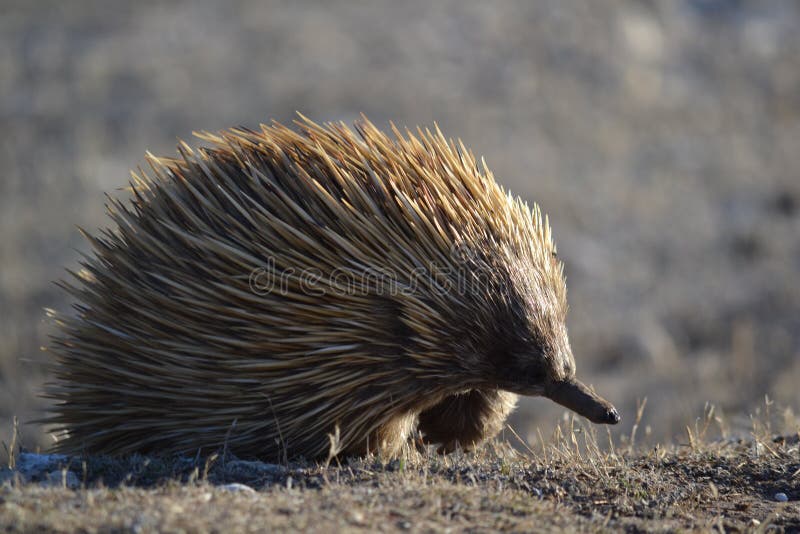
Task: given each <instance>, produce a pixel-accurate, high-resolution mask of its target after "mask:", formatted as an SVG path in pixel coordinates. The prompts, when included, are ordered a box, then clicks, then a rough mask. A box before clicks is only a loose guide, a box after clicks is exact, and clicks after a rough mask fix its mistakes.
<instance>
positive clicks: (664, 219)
mask: <svg viewBox="0 0 800 534" xmlns="http://www.w3.org/2000/svg"><path fill="white" fill-rule="evenodd" d="M798 27H800V4H798V3H797V2H794V1H791V0H786V1H780V0H762V1H758V2H747V1H743V0H742V1H736V0H727V1H726V0H679V1H664V2H654V1H652V2H651V1H646V0H630V1H596V0H591V1H589V0H585V1H564V0H547V1H535V2H529V1H517V2H511V1H508V2H505V1H504V2H497V3H495V2H488V1H475V2H466V1H463V0H451V1H437V2H429V1H421V0H419V1H407V2H390V1H385V2H366V1H364V2H356V1H353V2H323V1H320V2H289V1H286V2H280V1H270V2H263V1H255V0H253V1H246V0H245V1H228V2H217V3H212V2H200V1H192V2H163V3H162V2H151V1H146V0H145V1H138V2H128V1H105V0H104V1H98V2H85V1H71V2H61V1H59V2H55V1H54V2H49V1H45V0H38V1H29V0H24V1H19V2H16V1H13V0H0V124H1V125H2V133H1V134H0V228H1V229H2V233H0V266H1V267H2V270H0V439H2V440H3V441H5V442H6V443H8V440H9V437H10V434H11V426H12V423H11V421H12V417H13V416H14V415H17V416H19V418H20V419H21V422H22V426H21V432H22V443H23V445H25V446H27V447H30V448H35V447H39V446H42V447H45V446H47V445H48V444H49V442H50V438H49V436H48V435H47V434H46V433H45V432H44V430H43V429H41V428H40V427H39V426H37V425H33V424H30V423H28V424H26V421H30V420H32V419H35V418H36V417H37V416H39V415H41V410H42V408H43V407H44V406H45V404H44V401H42V400H41V399H39V398H38V397H37V391H38V390H39V388H40V386H41V384H42V382H43V381H44V380H45V376H44V375H45V373H44V371H43V369H42V365H41V364H42V362H43V361H45V360H46V358H47V354H46V353H43V352H41V351H40V346H42V345H46V343H47V335H48V333H49V332H50V331H51V328H52V327H51V325H49V324H48V322H47V321H46V320H45V318H44V312H43V308H45V307H52V308H55V309H57V310H60V311H66V310H68V309H69V300H68V299H67V298H66V297H65V295H64V294H63V293H61V292H60V291H59V290H58V289H57V288H56V287H55V286H54V285H53V284H52V281H53V280H56V279H58V278H61V277H62V276H63V275H64V268H65V267H70V268H75V267H76V265H77V259H78V255H79V251H87V250H88V247H87V245H86V243H84V242H83V240H82V239H81V238H80V236H79V234H78V231H77V229H76V226H81V227H84V228H87V229H89V230H91V231H95V230H96V229H98V228H101V227H105V226H106V225H107V224H108V221H107V219H106V218H105V215H104V206H103V205H104V201H105V200H104V196H103V194H104V192H111V193H114V191H115V190H116V189H117V188H120V187H123V186H124V185H125V183H126V181H127V179H128V171H129V169H131V168H135V167H136V166H137V165H140V164H142V163H143V156H144V153H145V151H146V150H150V151H152V152H153V153H155V154H162V155H170V154H173V153H174V147H175V144H176V141H177V139H178V138H183V139H189V138H190V137H191V132H192V131H193V130H199V129H208V130H217V129H222V128H225V127H228V126H236V125H245V126H250V127H256V126H257V125H258V124H259V123H260V122H268V121H270V120H271V119H277V120H279V121H282V122H289V121H291V120H292V118H293V117H294V112H295V111H296V110H298V111H301V112H302V113H304V114H306V115H308V116H309V117H311V118H313V119H314V120H316V121H326V120H344V121H347V122H351V121H352V120H354V119H356V118H357V117H358V115H359V113H361V112H364V113H366V114H367V115H368V116H369V117H370V118H371V119H372V120H373V121H374V122H376V124H378V125H379V126H382V127H385V126H386V125H387V123H388V121H389V120H393V121H395V122H396V123H398V124H399V125H407V126H415V125H417V124H420V125H432V123H433V121H438V123H439V124H440V126H441V127H442V129H443V130H444V132H445V133H446V134H447V135H450V136H453V137H461V138H462V139H463V140H464V142H465V143H466V144H467V146H470V147H471V148H472V149H473V150H474V151H475V152H476V153H477V154H481V155H484V156H485V157H486V160H487V162H488V164H489V167H490V168H491V169H492V170H493V171H494V173H495V175H496V177H497V178H498V180H499V181H500V182H501V183H502V184H503V185H504V186H506V187H509V188H510V189H512V190H513V191H514V192H515V193H517V194H519V195H521V196H523V197H524V198H526V199H528V200H531V201H536V202H538V203H540V204H541V206H542V207H543V209H544V211H545V212H547V213H549V215H550V220H551V222H552V225H553V228H554V232H555V236H556V239H557V242H558V249H559V256H560V257H561V258H563V260H564V262H565V263H566V271H567V277H568V286H569V292H570V306H571V311H570V317H569V329H570V333H571V339H572V344H573V349H574V353H575V355H576V359H577V362H578V372H579V375H580V376H581V377H582V378H584V379H585V380H586V381H587V382H590V383H592V384H594V385H595V387H596V388H597V390H598V391H599V392H601V393H602V394H603V395H604V396H606V397H607V398H609V399H611V400H613V401H614V402H615V403H617V406H618V407H620V408H621V411H622V412H623V415H624V421H623V424H622V425H621V426H620V427H618V428H615V429H614V432H615V433H621V434H628V433H629V432H630V430H631V425H632V422H633V419H634V413H635V407H636V402H637V399H643V398H645V397H647V399H648V403H647V409H646V410H645V414H644V420H643V421H642V425H641V430H640V436H641V437H642V439H648V440H673V439H675V440H678V441H679V442H681V441H682V442H685V441H686V434H685V426H686V425H687V424H691V423H692V422H693V421H694V419H695V418H696V417H697V416H699V415H701V414H702V413H703V409H704V405H705V403H706V402H710V403H713V404H714V405H715V406H716V407H717V414H718V415H719V414H722V416H723V417H722V420H723V425H724V426H725V427H726V428H729V429H730V431H731V432H745V433H746V431H747V429H748V428H749V427H750V421H749V419H748V416H749V415H750V414H752V413H755V410H756V409H759V407H762V408H763V406H764V397H765V395H769V397H770V399H773V400H774V402H775V404H774V405H773V407H772V409H773V410H776V411H777V410H786V409H787V408H788V409H795V410H796V409H797V408H798V406H799V401H800V396H799V395H800V394H798V384H800V277H798V274H800V165H798V157H799V156H800V32H798V31H797V28H798ZM117 194H120V193H117ZM785 413H786V416H787V418H788V417H789V416H790V415H791V413H790V412H785ZM562 414H563V409H561V408H558V407H556V406H554V405H553V404H552V403H550V402H549V401H546V400H542V399H528V400H525V401H523V403H522V405H521V407H520V409H519V410H518V411H517V413H516V414H515V416H514V418H513V421H512V424H513V425H514V427H515V428H516V429H517V432H518V433H519V434H521V435H522V436H523V437H525V438H529V439H531V440H533V441H535V440H536V438H535V435H536V427H537V425H540V426H541V428H542V430H543V433H545V434H546V433H547V432H549V431H550V430H552V427H553V425H554V424H555V423H556V422H557V421H559V420H560V418H561V417H562ZM644 430H647V431H648V432H649V435H648V436H644V435H643V433H644V432H643V431H644ZM795 430H796V429H795Z"/></svg>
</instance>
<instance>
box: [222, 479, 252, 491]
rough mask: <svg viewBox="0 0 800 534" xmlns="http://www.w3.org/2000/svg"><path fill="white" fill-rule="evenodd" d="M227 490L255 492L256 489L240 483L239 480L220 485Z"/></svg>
mask: <svg viewBox="0 0 800 534" xmlns="http://www.w3.org/2000/svg"><path fill="white" fill-rule="evenodd" d="M219 488H220V489H222V490H225V491H233V492H242V493H255V492H256V490H254V489H253V488H251V487H250V486H248V485H246V484H240V483H239V482H232V483H230V484H224V485H222V486H220V487H219Z"/></svg>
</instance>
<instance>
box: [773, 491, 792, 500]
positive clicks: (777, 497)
mask: <svg viewBox="0 0 800 534" xmlns="http://www.w3.org/2000/svg"><path fill="white" fill-rule="evenodd" d="M775 500H776V501H778V502H786V501H788V500H789V497H788V496H787V495H786V494H785V493H783V492H782V491H780V492H778V493H776V494H775Z"/></svg>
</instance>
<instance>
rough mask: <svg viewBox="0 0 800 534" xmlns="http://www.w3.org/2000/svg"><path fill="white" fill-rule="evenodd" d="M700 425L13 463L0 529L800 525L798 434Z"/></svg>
mask: <svg viewBox="0 0 800 534" xmlns="http://www.w3.org/2000/svg"><path fill="white" fill-rule="evenodd" d="M707 421H708V420H706V421H705V422H707ZM702 426H704V425H701V428H699V429H698V430H699V432H698V433H696V434H694V435H693V436H692V440H691V441H690V443H688V444H686V445H685V446H680V447H667V448H664V447H654V448H646V447H645V448H634V447H630V446H624V447H615V446H614V445H613V444H612V445H611V447H610V450H608V451H606V452H602V451H601V449H600V447H599V444H600V442H603V441H605V440H606V439H611V438H610V436H604V435H602V434H600V435H598V434H596V433H595V432H594V430H593V429H591V428H587V427H584V426H582V425H581V424H579V423H576V422H575V421H574V420H573V421H570V422H569V423H567V424H563V425H562V426H561V427H560V428H559V433H558V434H557V435H556V436H554V437H553V438H551V439H549V440H547V441H546V442H543V443H546V445H543V446H537V445H528V444H525V445H524V447H523V449H524V452H519V450H518V448H517V449H515V448H513V447H511V446H510V445H509V444H508V443H505V444H504V443H495V444H489V445H488V446H486V447H484V448H483V449H481V450H479V451H477V452H476V453H470V454H462V453H455V454H453V455H450V456H439V455H437V454H436V453H435V452H432V451H427V452H425V453H422V454H420V453H417V452H416V451H413V452H408V453H407V454H406V455H405V456H404V457H403V458H402V459H399V460H393V461H385V460H381V459H380V458H377V457H369V458H366V459H360V460H349V461H347V460H342V462H341V463H340V462H338V461H336V460H334V461H332V462H331V463H330V464H329V465H327V466H326V465H305V464H288V465H274V464H264V463H261V462H254V461H242V460H238V459H235V458H224V457H219V456H214V457H211V458H210V459H191V458H189V459H185V458H184V459H168V458H162V459H158V458H143V457H133V458H128V459H123V460H114V459H110V458H74V459H68V458H61V459H50V460H48V459H47V458H42V457H40V456H37V455H25V454H22V455H17V457H16V458H15V460H16V462H17V470H16V471H9V470H6V471H0V529H2V530H3V531H5V532H28V531H33V530H41V529H44V530H47V531H52V532H73V531H80V532H162V531H181V532H187V531H188V532H208V531H228V532H234V531H235V532H263V531H269V532H274V531H280V532H284V531H285V532H297V531H307V532H387V531H408V532H451V531H467V532H497V531H510V532H551V531H554V532H563V531H567V532H575V531H580V532H605V531H622V530H624V531H626V532H674V531H702V532H710V531H713V532H744V531H750V532H798V531H800V505H798V499H799V498H800V450H799V449H798V435H797V434H794V435H788V436H782V437H777V438H776V437H769V435H768V434H766V433H764V432H765V428H764V427H761V428H760V430H757V431H756V432H754V437H753V438H751V439H748V440H728V441H726V442H706V441H704V432H703V430H702ZM606 443H607V442H606ZM42 462H45V463H46V465H43V464H42ZM4 475H5V477H4ZM3 478H5V483H2V480H3Z"/></svg>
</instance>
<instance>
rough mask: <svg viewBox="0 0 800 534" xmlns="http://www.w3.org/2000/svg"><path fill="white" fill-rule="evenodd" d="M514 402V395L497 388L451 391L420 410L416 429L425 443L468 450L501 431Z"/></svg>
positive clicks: (450, 449)
mask: <svg viewBox="0 0 800 534" xmlns="http://www.w3.org/2000/svg"><path fill="white" fill-rule="evenodd" d="M516 403H517V396H516V395H514V394H513V393H508V392H506V391H500V390H484V389H473V390H472V391H469V392H467V393H459V394H457V395H450V396H449V397H445V399H444V400H443V401H441V402H440V403H438V404H436V405H434V406H432V407H431V408H429V409H427V410H425V411H424V412H422V413H420V415H419V430H420V431H421V432H422V435H423V439H424V440H425V442H426V443H435V444H439V445H440V449H439V450H440V451H442V452H451V451H453V450H455V448H456V447H461V448H462V449H464V450H470V449H473V448H475V447H476V446H477V445H479V444H481V443H482V442H483V441H485V440H487V439H489V438H492V437H494V436H495V435H496V434H497V433H498V432H500V429H502V428H503V424H504V423H505V420H506V417H508V414H509V413H511V410H513V409H514V406H515V405H516Z"/></svg>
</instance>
